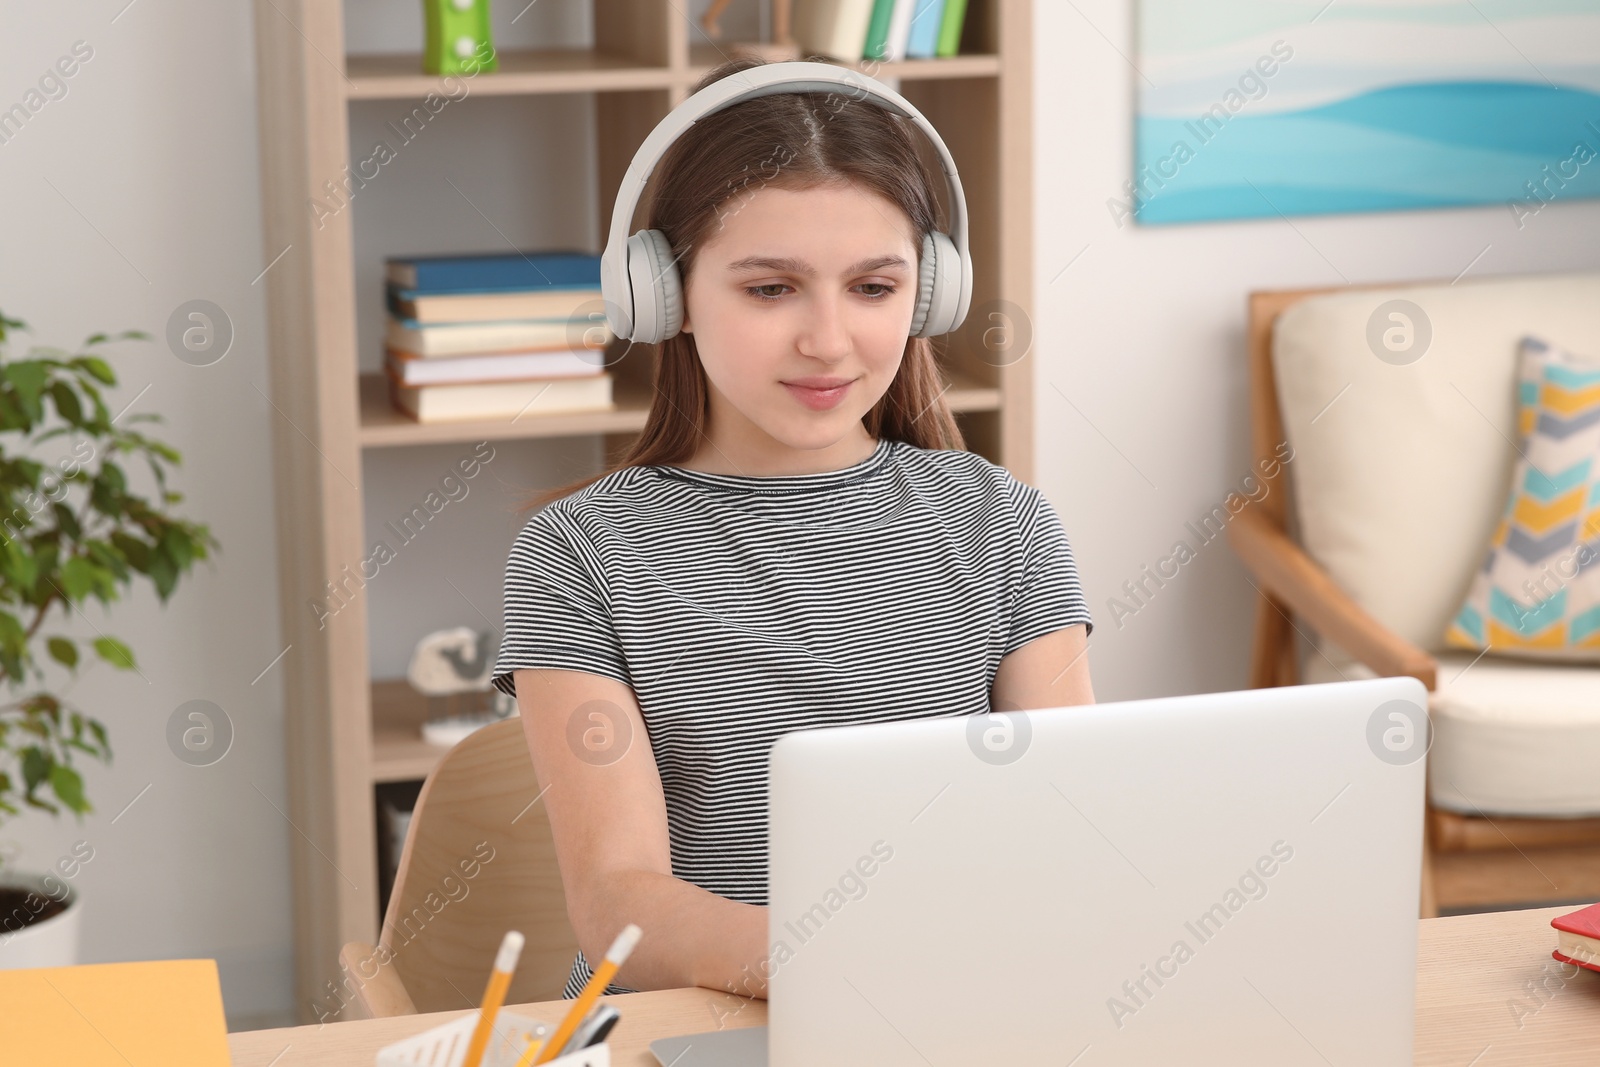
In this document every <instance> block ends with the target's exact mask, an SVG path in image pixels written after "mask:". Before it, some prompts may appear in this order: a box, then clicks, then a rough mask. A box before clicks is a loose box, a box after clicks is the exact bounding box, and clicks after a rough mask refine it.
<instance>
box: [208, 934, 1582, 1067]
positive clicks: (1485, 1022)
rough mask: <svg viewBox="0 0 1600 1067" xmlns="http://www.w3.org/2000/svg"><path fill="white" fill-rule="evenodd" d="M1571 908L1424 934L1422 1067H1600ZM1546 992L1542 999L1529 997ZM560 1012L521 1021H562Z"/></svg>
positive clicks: (733, 1005)
mask: <svg viewBox="0 0 1600 1067" xmlns="http://www.w3.org/2000/svg"><path fill="white" fill-rule="evenodd" d="M1573 910H1575V909H1573V908H1538V909H1534V910H1530V911H1507V912H1491V913H1488V914H1483V915H1462V916H1457V917H1454V918H1447V919H1424V920H1422V921H1421V922H1419V923H1418V932H1417V1031H1416V1034H1417V1038H1416V1063H1417V1064H1418V1065H1419V1067H1429V1065H1435V1064H1437V1065H1439V1067H1467V1065H1468V1064H1470V1065H1471V1067H1513V1065H1516V1067H1535V1065H1544V1064H1573V1065H1577V1064H1584V1065H1592V1064H1594V1063H1596V1062H1597V1060H1600V974H1595V973H1592V972H1589V971H1584V972H1582V973H1581V974H1578V975H1577V976H1575V977H1572V978H1565V977H1564V974H1565V973H1567V972H1570V970H1571V968H1564V969H1558V968H1560V965H1558V964H1557V963H1556V961H1555V960H1554V959H1552V958H1551V957H1550V950H1551V949H1552V948H1554V947H1555V936H1556V935H1555V931H1554V930H1553V929H1551V927H1550V920H1551V919H1552V918H1553V917H1555V916H1557V915H1561V914H1563V913H1565V912H1569V911H1573ZM1541 982H1543V983H1544V988H1543V992H1542V993H1541V994H1540V996H1538V997H1535V995H1534V994H1533V993H1532V992H1530V990H1532V989H1536V988H1539V987H1540V983H1541ZM608 999H609V1000H610V1001H611V1002H612V1003H614V1004H615V1005H616V1006H617V1008H618V1010H620V1011H621V1012H622V1021H621V1022H619V1023H618V1024H617V1028H616V1029H615V1030H613V1031H612V1033H611V1049H612V1062H613V1063H615V1064H617V1065H618V1067H656V1062H655V1058H654V1057H653V1056H651V1055H650V1051H649V1044H650V1042H651V1041H654V1040H655V1039H656V1038H658V1037H668V1036H671V1035H675V1034H693V1033H699V1032H702V1031H705V1030H715V1029H718V1028H719V1026H730V1027H731V1026H761V1025H764V1024H765V1023H766V1021H767V1006H766V1003H765V1002H764V1001H751V1000H744V999H742V998H739V997H734V996H730V995H728V994H725V993H715V992H712V991H711V990H709V989H671V990H665V991H662V992H656V993H634V994H631V995H629V996H622V997H610V998H608ZM565 1003H566V1002H564V1001H555V1002H551V1003H545V1004H532V1005H520V1006H518V1007H517V1008H515V1009H514V1010H516V1011H519V1012H522V1013H524V1014H527V1015H530V1016H533V1017H535V1018H543V1019H551V1020H555V1019H558V1018H560V1016H561V1014H562V1012H563V1011H564V1005H565ZM462 1014H464V1012H438V1013H436V1014H433V1015H411V1016H405V1017H403V1018H397V1019H372V1020H367V1021H363V1022H348V1023H331V1024H329V1025H327V1026H321V1027H318V1026H299V1027H289V1028H285V1029H282V1030H253V1031H245V1032H242V1033H237V1034H230V1035H229V1037H228V1044H229V1046H230V1047H231V1048H232V1050H233V1063H234V1067H269V1065H270V1067H311V1065H315V1067H372V1063H373V1061H374V1057H375V1054H376V1051H377V1049H378V1048H379V1047H381V1046H383V1045H385V1044H388V1043H389V1042H391V1041H397V1040H399V1039H400V1038H402V1037H406V1036H409V1035H411V1034H414V1033H417V1032H418V1031H421V1030H426V1029H428V1028H429V1027H430V1026H437V1025H438V1024H439V1023H442V1022H447V1021H449V1020H450V1019H453V1018H456V1017H457V1016H459V1015H462Z"/></svg>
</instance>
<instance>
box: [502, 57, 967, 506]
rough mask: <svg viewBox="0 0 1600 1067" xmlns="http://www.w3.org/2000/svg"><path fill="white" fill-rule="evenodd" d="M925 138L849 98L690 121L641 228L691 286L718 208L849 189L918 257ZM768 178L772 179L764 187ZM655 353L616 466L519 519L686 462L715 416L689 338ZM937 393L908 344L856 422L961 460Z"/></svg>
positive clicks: (928, 177)
mask: <svg viewBox="0 0 1600 1067" xmlns="http://www.w3.org/2000/svg"><path fill="white" fill-rule="evenodd" d="M809 58H810V59H811V61H813V62H831V61H830V60H828V59H826V58H825V57H822V56H812V57H809ZM764 62H765V61H764V60H760V59H736V60H731V61H729V62H726V63H723V64H721V65H720V66H717V67H714V68H713V69H711V70H709V71H707V72H706V75H705V77H703V78H701V79H700V82H699V84H697V85H696V86H695V91H696V92H698V91H700V90H701V89H703V88H705V87H706V86H708V85H710V84H712V83H713V82H716V81H719V80H720V79H722V78H725V77H727V76H728V75H730V74H735V73H737V72H739V71H742V70H747V69H749V68H751V67H755V66H760V65H762V64H763V63H764ZM921 137H922V133H921V132H920V131H919V130H917V129H916V127H915V125H914V124H913V123H912V122H911V121H910V120H909V119H906V118H903V117H902V116H899V115H894V114H891V113H889V112H888V111H885V110H884V109H883V108H881V107H878V106H877V105H876V104H873V103H870V102H868V101H865V100H860V99H854V98H852V95H851V92H850V90H848V89H845V88H841V89H840V90H839V91H837V92H802V93H775V94H771V95H768V96H761V97H756V98H755V99H753V100H746V101H743V102H742V103H738V104H735V105H733V106H732V107H729V108H724V109H723V110H722V111H719V112H717V113H716V114H714V115H710V116H708V117H706V118H703V119H701V120H700V121H698V122H696V123H695V124H694V125H693V126H691V127H690V128H689V129H688V130H687V131H685V132H684V134H683V135H682V136H681V137H679V138H678V140H677V141H675V142H674V143H673V144H672V145H671V147H669V148H668V149H667V151H666V153H665V154H664V155H663V157H662V159H661V162H660V164H659V165H658V166H657V167H656V169H655V173H654V175H653V176H652V178H651V184H652V186H653V188H654V191H655V192H654V196H653V197H652V198H651V200H650V206H649V212H648V219H647V222H646V225H647V226H648V227H649V228H651V229H657V230H660V231H661V232H662V233H664V234H666V236H667V239H668V241H669V242H670V243H671V245H672V252H673V255H674V257H675V258H676V260H677V264H678V272H679V276H680V277H681V278H683V279H685V282H687V279H688V277H689V274H690V272H691V271H692V270H693V269H694V261H695V253H696V251H697V250H698V249H699V247H700V246H701V245H702V244H703V243H705V242H706V240H708V239H709V236H710V234H711V232H712V230H713V228H714V227H717V226H718V225H720V221H721V217H722V211H721V210H720V209H721V207H722V205H723V204H724V203H725V202H726V201H728V200H730V199H732V198H733V197H734V196H735V195H739V194H741V193H742V192H744V191H745V190H746V189H750V191H752V192H753V191H754V189H752V188H751V187H752V186H754V187H756V188H759V187H761V186H766V185H770V186H772V187H774V188H783V189H807V188H812V187H814V186H818V185H825V184H836V183H850V184H853V185H856V186H858V187H860V188H862V189H865V190H867V191H870V192H873V193H877V194H878V195H880V196H882V197H884V198H885V199H887V200H889V201H891V202H893V203H895V204H898V205H899V206H900V208H901V210H903V211H904V212H905V213H906V216H907V217H908V218H909V219H910V220H911V224H912V226H913V228H914V230H915V232H914V234H913V236H912V244H913V246H914V247H916V248H917V249H918V251H919V253H920V250H921V248H922V239H923V237H924V235H926V234H927V233H929V232H930V231H932V230H934V229H935V227H936V226H938V225H939V221H938V220H937V219H936V217H935V211H936V207H937V201H936V200H935V198H934V195H933V182H934V180H935V177H936V176H935V174H934V173H933V172H932V171H931V170H930V169H929V168H928V167H927V166H926V165H925V164H924V163H923V161H922V159H921V158H920V157H919V156H918V154H917V145H916V142H917V140H918V139H920V138H921ZM770 171H775V172H776V173H774V174H773V176H772V177H771V178H768V177H767V174H768V172H770ZM913 284H915V283H913ZM660 349H661V351H660V354H659V358H658V359H657V361H656V381H655V397H654V400H653V401H652V402H651V405H650V413H649V415H648V416H647V418H646V420H645V425H644V429H643V431H641V432H640V434H639V436H638V437H637V438H636V439H635V440H634V442H633V444H632V446H631V447H630V448H629V449H628V451H627V453H626V454H625V455H624V456H623V457H622V459H621V460H620V461H618V462H617V463H616V464H615V465H614V466H612V467H610V468H608V469H607V470H604V471H602V472H601V473H599V474H596V475H593V476H592V477H588V478H584V479H583V480H581V481H578V482H574V483H572V484H569V485H565V486H560V487H558V488H555V489H549V490H545V491H544V492H542V493H538V494H536V495H535V496H533V497H532V498H531V499H529V500H527V501H526V502H525V503H524V505H523V506H524V508H525V509H531V508H537V507H542V506H543V505H545V504H548V503H549V502H551V501H552V500H556V499H559V498H561V497H564V496H568V495H570V494H572V493H575V492H577V491H578V490H580V489H583V488H585V487H586V486H589V485H593V484H594V483H595V482H597V481H599V480H600V479H602V478H604V477H606V476H607V475H610V474H614V473H615V472H617V471H619V470H623V469H625V468H627V467H635V466H654V465H663V466H672V465H675V464H679V463H682V462H684V461H685V460H687V459H689V458H690V457H691V456H693V455H694V453H695V451H696V450H697V448H698V447H699V445H700V442H701V441H702V440H703V439H704V437H705V430H706V426H707V425H708V423H709V420H710V413H711V409H710V393H709V389H708V387H707V383H706V376H705V369H704V368H703V367H702V366H701V364H700V354H699V351H698V350H697V349H696V348H695V342H694V335H693V334H686V333H682V332H680V333H678V334H677V335H676V336H673V337H669V338H667V339H666V340H665V341H663V342H661V345H660ZM629 354H630V355H632V354H633V353H631V352H630V353H629ZM941 389H942V387H941V385H940V376H939V372H938V368H937V366H936V365H935V362H934V356H933V344H932V342H931V340H929V339H928V338H920V337H907V338H906V349H905V355H904V357H903V359H902V360H901V363H900V370H899V372H898V373H897V374H896V375H895V377H894V381H893V382H891V383H890V384H889V388H888V390H887V391H886V392H885V393H884V395H883V397H882V398H881V399H880V400H879V401H878V403H877V404H876V405H874V406H873V408H872V410H871V411H869V412H867V414H866V415H864V416H862V419H861V423H862V425H863V426H865V427H866V430H867V432H868V433H869V434H871V435H872V436H873V437H875V438H887V439H889V440H892V441H904V442H906V443H908V444H912V445H915V446H917V447H918V448H928V449H935V448H947V449H958V450H962V451H965V449H966V442H965V441H964V440H963V438H962V435H961V429H960V427H959V426H957V425H956V420H955V416H954V415H953V414H951V411H950V407H949V405H948V404H946V403H945V400H944V398H943V395H942V393H941Z"/></svg>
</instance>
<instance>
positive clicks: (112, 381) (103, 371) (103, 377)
mask: <svg viewBox="0 0 1600 1067" xmlns="http://www.w3.org/2000/svg"><path fill="white" fill-rule="evenodd" d="M73 363H74V364H75V365H76V366H79V367H82V368H83V369H84V370H86V371H88V372H89V373H90V374H92V375H94V377H95V379H96V380H97V381H99V382H101V383H103V384H105V385H116V384H117V375H116V372H115V371H113V370H112V369H111V364H109V363H107V362H106V361H105V360H103V359H101V358H100V357H99V356H84V357H82V358H80V359H75V360H73Z"/></svg>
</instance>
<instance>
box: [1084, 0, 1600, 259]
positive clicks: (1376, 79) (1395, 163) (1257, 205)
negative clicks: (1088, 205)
mask: <svg viewBox="0 0 1600 1067" xmlns="http://www.w3.org/2000/svg"><path fill="white" fill-rule="evenodd" d="M1136 36H1137V39H1138V46H1139V50H1138V55H1137V57H1136V59H1135V63H1134V65H1135V67H1136V72H1135V74H1134V79H1135V83H1136V84H1137V86H1138V93H1137V99H1138V116H1137V121H1136V132H1135V138H1134V143H1135V149H1134V153H1135V160H1134V175H1133V178H1132V179H1131V180H1130V181H1129V182H1128V183H1127V184H1126V185H1125V187H1124V188H1123V190H1122V191H1121V195H1120V196H1118V197H1113V198H1112V199H1111V200H1110V201H1109V202H1108V205H1107V207H1108V210H1109V211H1110V212H1111V215H1112V218H1113V220H1114V221H1115V222H1116V223H1117V224H1118V225H1119V226H1120V225H1122V224H1123V223H1124V222H1125V221H1126V220H1127V219H1128V218H1132V219H1134V220H1135V221H1137V222H1139V223H1141V224H1163V223H1181V222H1202V221H1210V220H1218V219H1243V218H1253V217H1259V216H1277V215H1285V216H1288V215H1320V214H1332V213H1339V212H1362V211H1399V210H1409V209H1414V208H1433V207H1455V206H1462V205H1471V204H1490V203H1502V204H1504V205H1505V207H1506V210H1507V211H1508V212H1509V213H1510V215H1511V216H1512V217H1513V218H1514V219H1515V220H1516V223H1517V226H1518V228H1521V227H1522V226H1524V225H1527V224H1528V221H1529V220H1530V219H1531V218H1533V217H1534V216H1536V215H1537V214H1538V213H1539V212H1540V211H1541V210H1542V209H1543V208H1544V207H1545V206H1546V205H1548V204H1550V203H1553V202H1556V201H1563V200H1570V199H1577V198H1582V197H1594V196H1600V0H1333V2H1329V0H1304V2H1300V0H1206V2H1204V3H1197V2H1195V0H1139V6H1138V25H1137V30H1136Z"/></svg>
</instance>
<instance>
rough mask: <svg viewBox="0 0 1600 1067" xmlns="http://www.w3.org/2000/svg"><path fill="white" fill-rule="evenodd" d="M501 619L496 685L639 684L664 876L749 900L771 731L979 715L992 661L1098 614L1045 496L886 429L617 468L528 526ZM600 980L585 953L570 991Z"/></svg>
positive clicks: (999, 472) (970, 459)
mask: <svg viewBox="0 0 1600 1067" xmlns="http://www.w3.org/2000/svg"><path fill="white" fill-rule="evenodd" d="M505 614H506V618H505V638H504V640H503V641H502V643H501V648H500V654H499V658H498V661H497V662H496V664H495V668H494V684H495V685H496V686H497V687H498V688H499V689H501V690H502V691H504V692H506V693H511V694H514V693H515V691H516V685H515V680H514V679H513V677H512V672H513V671H516V670H518V669H521V668H528V667H552V668H561V669H566V670H576V671H587V672H589V673H592V674H599V675H604V676H605V677H607V678H615V679H616V680H618V681H620V682H623V683H625V684H626V685H628V686H630V687H631V688H632V690H633V692H634V694H635V696H636V697H637V698H638V702H639V708H640V711H641V712H642V713H643V718H644V723H645V729H646V731H647V733H648V735H649V741H650V745H651V748H652V749H653V751H654V754H655V759H656V764H657V767H658V768H659V770H660V775H661V785H662V789H663V792H664V794H665V799H666V808H667V822H668V832H669V835H670V843H671V853H672V873H673V875H674V876H676V877H678V878H682V879H684V880H685V881H688V882H691V883H693V884H695V885H697V886H700V887H702V888H704V889H707V890H710V891H711V892H713V893H717V894H720V895H721V896H724V897H727V898H729V899H731V900H736V901H741V902H744V903H749V904H761V905H764V904H766V902H767V753H768V750H769V749H770V748H771V746H772V744H773V742H775V741H776V740H777V739H778V738H779V737H780V736H782V735H783V734H785V733H788V732H790V731H793V730H804V729H809V728H814V727H820V726H835V725H844V724H850V723H869V722H889V721H896V720H903V719H923V718H939V717H945V716H960V715H972V714H975V713H984V712H987V711H989V690H990V686H991V684H992V683H993V681H994V676H995V672H996V670H997V669H998V668H999V666H1000V660H1001V658H1002V657H1003V656H1005V655H1006V654H1007V653H1009V652H1011V651H1012V650H1014V649H1016V648H1018V647H1019V646H1021V645H1023V644H1025V643H1027V642H1028V641H1031V640H1033V639H1034V638H1036V637H1039V636H1041V635H1042V634H1046V633H1049V632H1051V631H1053V630H1059V629H1063V628H1065V627H1068V626H1073V625H1076V624H1078V623H1082V624H1084V625H1085V626H1088V627H1092V625H1093V624H1092V622H1091V621H1090V616H1089V609H1088V605H1087V603H1086V602H1085V600H1084V596H1083V591H1082V588H1081V587H1080V584H1079V580H1078V572H1077V566H1076V564H1075V563H1074V561H1073V558H1072V551H1071V549H1070V547H1069V546H1068V543H1067V538H1066V535H1065V533H1064V532H1063V530H1062V528H1061V524H1060V522H1059V520H1058V519H1057V517H1056V514H1055V511H1054V509H1052V508H1051V506H1050V504H1049V502H1048V501H1047V500H1046V499H1045V498H1044V495H1043V494H1042V493H1040V492H1039V491H1038V490H1037V489H1034V488H1033V487H1031V486H1028V485H1025V484H1023V483H1022V482H1019V481H1017V480H1016V479H1015V478H1014V477H1012V476H1011V474H1010V472H1008V471H1007V470H1006V469H1005V468H1003V467H999V466H996V465H995V464H993V463H990V462H989V461H988V460H986V459H984V458H983V457H982V456H979V455H977V454H976V453H971V452H961V451H954V450H931V449H922V448H917V447H915V446H913V445H908V444H906V443H904V442H895V441H888V440H880V441H879V442H878V444H877V447H876V448H875V449H874V451H873V452H872V454H871V455H870V456H869V457H867V458H866V459H865V460H862V461H861V462H860V463H857V464H855V465H854V466H851V467H846V468H844V469H842V470H836V471H826V472H823V473H820V474H801V475H784V476H765V477H758V476H741V475H723V474H707V473H703V472H699V471H689V470H683V469H681V468H676V467H629V468H627V469H624V470H621V471H617V472H615V473H613V474H611V475H608V476H607V477H605V478H603V479H601V480H600V481H598V482H596V483H594V484H593V485H590V486H587V487H585V488H584V489H581V490H579V491H578V492H576V493H574V494H572V495H571V496H568V497H565V498H562V499H559V500H557V501H555V502H553V503H551V504H550V505H548V506H547V507H545V508H544V509H543V510H541V511H540V512H539V513H538V514H536V515H535V516H534V517H533V518H532V519H531V520H530V521H529V522H528V524H527V525H526V526H525V527H524V528H523V530H522V532H521V534H520V535H519V536H518V538H517V541H516V544H515V546H514V547H513V548H512V550H511V556H510V559H509V561H508V562H507V564H506V579H505ZM580 735H581V732H579V733H571V734H570V736H571V737H573V738H577V737H579V736H580ZM575 743H576V741H575ZM602 758H603V757H602ZM590 974H591V971H590V969H589V967H588V965H587V963H586V961H585V960H584V959H583V957H582V955H581V954H580V955H579V957H578V960H577V961H576V964H575V965H574V967H573V971H572V975H571V977H570V978H569V980H568V984H567V990H566V996H568V997H573V996H576V995H577V993H578V991H579V990H580V989H581V988H582V985H583V983H584V982H585V981H587V980H588V978H589V977H590ZM613 991H616V992H625V991H626V990H623V989H622V988H621V987H613Z"/></svg>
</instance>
